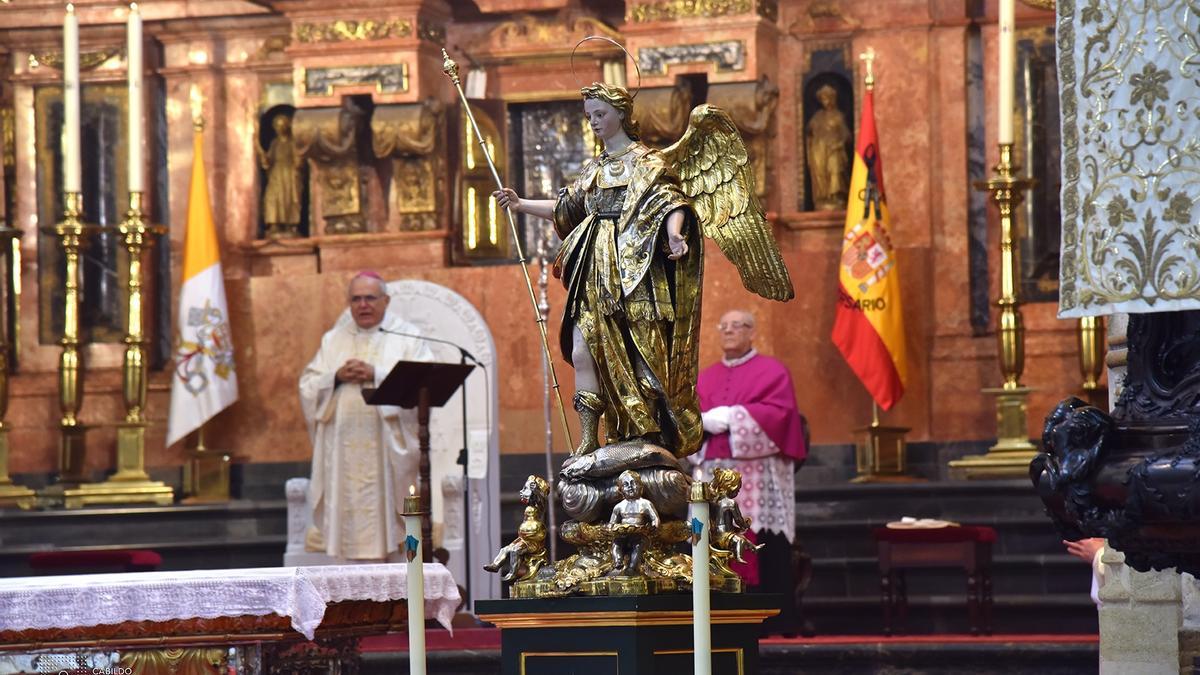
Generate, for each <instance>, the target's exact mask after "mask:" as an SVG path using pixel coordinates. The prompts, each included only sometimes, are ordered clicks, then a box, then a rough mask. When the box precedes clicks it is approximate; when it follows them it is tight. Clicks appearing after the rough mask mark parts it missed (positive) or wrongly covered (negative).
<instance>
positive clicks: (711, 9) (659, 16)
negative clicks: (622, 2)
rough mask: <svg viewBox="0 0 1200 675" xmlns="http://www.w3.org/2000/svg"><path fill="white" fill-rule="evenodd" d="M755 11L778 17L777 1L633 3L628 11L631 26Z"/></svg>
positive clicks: (771, 17) (769, 18)
mask: <svg viewBox="0 0 1200 675" xmlns="http://www.w3.org/2000/svg"><path fill="white" fill-rule="evenodd" d="M750 12H755V13H756V14H758V15H759V16H761V17H763V18H764V19H766V20H768V21H775V20H776V19H778V18H779V3H778V1H777V0H659V1H658V2H654V1H651V2H640V3H631V4H630V5H629V7H628V9H626V10H625V20H626V21H629V22H630V23H647V22H650V21H675V20H677V19H714V18H717V17H721V16H736V15H738V14H749V13H750Z"/></svg>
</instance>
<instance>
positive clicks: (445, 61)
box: [442, 49, 575, 449]
mask: <svg viewBox="0 0 1200 675" xmlns="http://www.w3.org/2000/svg"><path fill="white" fill-rule="evenodd" d="M442 72H444V73H446V76H447V77H449V78H450V81H451V82H453V83H454V88H455V90H457V91H458V98H459V99H460V100H461V101H462V104H463V111H465V112H466V113H467V119H468V120H470V121H471V128H473V129H474V130H475V138H477V139H479V147H480V148H481V149H482V150H483V156H484V158H485V159H487V164H488V168H489V169H491V170H492V179H494V180H495V181H496V189H497V190H503V189H504V182H503V181H501V180H500V174H499V172H497V171H496V163H495V162H494V161H493V160H492V153H490V152H488V148H487V143H486V142H485V141H484V136H483V133H482V132H481V131H480V130H479V124H478V123H477V122H476V121H475V114H474V113H473V112H471V104H470V103H468V102H467V95H466V93H465V92H464V91H463V88H462V81H461V80H459V78H458V64H457V63H455V62H454V59H452V58H450V55H449V54H448V53H446V50H445V49H442ZM504 213H505V215H507V216H508V227H509V229H511V230H512V235H513V244H514V245H515V246H516V247H517V260H518V261H519V262H520V263H521V272H523V273H524V275H525V289H526V290H527V291H529V301H530V302H531V303H532V304H533V313H534V314H535V315H536V316H537V319H535V321H536V322H537V325H538V332H540V333H541V336H542V356H543V357H544V358H545V359H546V368H547V370H549V372H550V382H551V386H552V387H553V388H554V396H555V399H556V400H557V401H558V416H559V421H560V422H561V423H562V430H563V434H564V435H565V436H566V439H567V447H568V448H569V449H573V448H574V447H575V441H574V440H572V439H571V427H570V426H569V425H568V424H567V410H566V408H565V407H564V406H563V400H562V391H561V390H560V389H559V386H558V375H557V374H556V373H555V372H554V357H553V356H552V355H551V354H550V341H549V339H548V338H547V337H546V317H545V316H544V315H543V314H542V312H541V310H540V309H539V308H538V301H537V296H536V295H535V294H534V292H533V280H532V279H531V278H530V276H529V265H528V264H527V261H526V260H525V248H524V247H523V246H521V235H520V233H519V232H518V231H517V222H516V221H515V220H513V215H512V211H510V210H508V209H504Z"/></svg>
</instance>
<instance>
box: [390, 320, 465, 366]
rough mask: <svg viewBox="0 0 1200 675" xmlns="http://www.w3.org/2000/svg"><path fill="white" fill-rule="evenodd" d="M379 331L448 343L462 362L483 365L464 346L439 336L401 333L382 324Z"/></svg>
mask: <svg viewBox="0 0 1200 675" xmlns="http://www.w3.org/2000/svg"><path fill="white" fill-rule="evenodd" d="M379 332H380V333H387V334H388V335H396V336H399V337H406V338H412V339H414V340H425V341H426V342H437V343H438V344H443V345H449V346H451V347H454V348H455V349H457V350H458V353H459V354H460V355H462V358H463V360H464V362H465V361H467V360H469V361H470V362H471V363H474V364H475V365H477V366H479V367H480V368H482V367H483V364H482V363H480V362H479V359H477V358H475V355H474V354H472V353H471V352H469V351H467V350H466V348H464V347H462V346H461V345H458V344H455V343H453V342H451V341H449V340H443V339H441V338H435V337H428V336H426V335H417V334H416V333H401V332H400V331H398V330H388V329H387V328H384V327H382V326H380V327H379Z"/></svg>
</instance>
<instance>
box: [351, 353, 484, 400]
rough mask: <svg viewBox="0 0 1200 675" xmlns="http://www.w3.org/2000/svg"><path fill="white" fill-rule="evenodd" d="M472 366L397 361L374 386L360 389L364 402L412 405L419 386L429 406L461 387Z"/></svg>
mask: <svg viewBox="0 0 1200 675" xmlns="http://www.w3.org/2000/svg"><path fill="white" fill-rule="evenodd" d="M474 369H475V366H473V365H471V364H469V363H437V362H434V361H400V362H398V363H396V365H395V366H394V367H393V368H392V371H391V372H390V373H388V374H387V377H385V378H383V382H380V383H379V386H378V387H376V388H374V389H367V388H363V390H362V396H363V400H364V401H366V402H367V405H394V406H399V407H401V408H416V407H417V405H418V403H419V402H420V396H421V389H427V390H428V392H429V407H430V408H437V407H440V406H443V405H445V404H446V401H449V400H450V397H451V396H453V395H454V392H456V391H458V388H459V387H460V386H462V383H463V382H464V381H466V379H467V376H468V375H470V374H471V371H472V370H474Z"/></svg>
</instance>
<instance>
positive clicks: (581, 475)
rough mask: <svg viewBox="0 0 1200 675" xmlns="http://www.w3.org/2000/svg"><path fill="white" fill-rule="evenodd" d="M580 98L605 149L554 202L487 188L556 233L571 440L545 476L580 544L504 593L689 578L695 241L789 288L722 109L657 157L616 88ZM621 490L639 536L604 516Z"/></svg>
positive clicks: (763, 286) (705, 109) (780, 295)
mask: <svg viewBox="0 0 1200 675" xmlns="http://www.w3.org/2000/svg"><path fill="white" fill-rule="evenodd" d="M581 93H582V94H583V98H584V101H583V108H584V116H585V118H586V119H587V122H588V125H589V126H590V127H591V130H592V132H593V133H594V134H595V135H596V137H597V138H599V139H600V140H601V141H602V142H603V143H604V152H602V153H601V154H600V156H599V157H597V158H595V159H594V160H590V161H589V162H588V163H587V164H585V166H584V167H583V169H582V171H581V173H580V176H579V178H578V179H577V180H576V181H575V182H574V183H573V184H572V185H570V186H567V187H564V188H563V189H562V190H560V192H559V197H558V199H552V200H534V199H521V198H520V197H519V196H518V195H517V193H516V192H515V191H514V190H512V189H511V188H504V189H502V190H499V191H497V192H496V193H495V195H494V196H495V198H496V199H497V201H498V202H499V205H500V206H501V207H503V208H508V209H511V210H514V211H516V212H518V213H525V214H527V215H532V216H536V217H541V218H544V219H547V220H550V221H552V222H553V223H554V226H555V230H556V231H557V233H558V234H559V236H561V237H562V238H563V243H562V246H561V248H560V250H559V253H558V256H557V260H556V262H555V274H556V276H558V277H560V278H561V279H562V280H563V283H564V285H565V286H566V288H567V301H566V303H565V308H564V310H565V316H564V319H563V324H562V325H563V331H562V333H561V335H560V343H561V347H562V352H563V355H564V356H565V357H566V358H567V359H568V361H570V362H571V364H572V365H573V366H574V367H575V382H576V387H577V391H576V394H575V399H574V403H575V409H576V411H578V412H579V417H580V422H581V434H582V440H581V442H580V444H579V446H578V447H576V448H574V449H573V450H572V453H571V457H569V458H568V459H567V461H566V462H565V463H564V465H563V470H562V473H561V474H560V480H559V481H558V483H557V493H558V495H559V497H560V499H561V502H562V505H563V509H564V510H565V512H566V513H567V515H568V516H569V517H570V518H572V520H568V521H567V522H565V523H563V525H562V528H561V532H562V536H563V539H564V540H565V541H567V542H568V543H571V544H573V545H575V547H576V549H577V550H578V551H579V552H578V553H577V554H575V555H573V556H571V557H569V558H566V559H564V560H559V561H556V562H555V563H554V564H553V565H552V566H547V567H544V568H543V569H542V570H541V571H540V572H539V573H538V574H537V575H536V576H535V577H534V578H533V579H529V580H527V581H522V582H518V583H517V584H516V585H514V589H513V593H514V595H515V596H516V597H550V596H563V595H569V594H571V593H585V594H609V595H626V594H639V593H647V592H650V593H653V592H661V591H667V590H673V589H675V588H679V587H680V586H681V585H688V584H690V583H691V573H690V561H689V560H688V559H687V556H684V555H682V554H678V553H676V552H675V550H674V548H675V546H676V545H677V544H678V543H680V542H682V541H685V540H686V539H687V536H688V534H687V533H688V529H687V526H686V525H685V523H684V522H683V520H682V516H683V514H684V512H685V510H686V505H687V494H688V487H689V485H690V482H691V481H690V479H689V478H688V476H687V474H686V473H684V472H683V471H682V470H681V467H680V466H679V463H678V458H680V457H684V456H686V455H689V454H691V453H693V452H695V451H696V450H698V449H699V446H700V440H701V436H702V433H703V430H702V428H701V426H700V415H699V401H698V399H697V396H696V374H697V366H698V363H697V360H698V355H699V354H698V348H699V344H698V336H697V327H698V325H699V319H700V299H701V289H702V277H701V271H702V269H703V266H702V259H701V256H702V253H703V238H702V236H701V235H708V236H709V237H711V238H712V239H713V240H715V241H716V242H717V244H718V245H719V247H720V248H721V250H722V252H724V253H725V254H726V256H727V257H728V258H729V259H730V260H731V261H732V262H733V263H734V264H735V266H737V268H738V270H739V272H740V273H741V275H742V282H743V284H745V286H746V287H747V288H748V289H750V290H752V291H754V292H756V293H758V294H760V295H762V296H764V297H767V298H771V299H776V300H787V299H790V298H791V297H792V296H793V295H794V291H793V289H792V284H791V279H790V277H789V275H788V272H787V268H786V266H785V265H784V262H783V259H782V255H781V254H780V252H779V248H778V245H777V244H776V243H775V240H774V237H773V235H772V232H771V229H770V226H769V224H768V223H767V222H766V220H765V218H764V216H763V212H762V207H761V205H760V204H759V202H758V200H757V198H756V197H755V194H754V186H755V181H754V171H753V169H752V166H751V164H750V161H749V158H748V157H747V153H746V148H745V145H744V143H743V141H742V137H741V135H740V134H739V133H738V129H737V127H736V126H735V125H734V123H733V120H732V119H731V118H730V116H729V114H728V113H726V112H725V111H724V110H722V109H720V108H717V107H715V106H711V105H701V106H698V107H697V108H696V109H695V110H693V111H692V114H691V116H690V119H689V126H688V130H687V132H685V133H684V136H683V138H681V139H680V140H679V142H678V143H676V144H675V145H673V146H671V147H670V148H667V149H666V150H663V151H661V152H660V151H658V150H654V149H652V148H650V147H648V146H646V145H645V144H643V143H641V142H640V141H639V140H638V125H637V124H636V122H634V120H633V119H632V113H633V99H632V97H631V96H630V94H629V92H628V91H626V90H625V89H624V88H622V87H616V86H611V85H607V84H599V83H596V84H592V85H590V86H587V87H584V88H583V89H582V90H581ZM601 419H603V421H604V423H605V432H606V433H605V441H606V442H605V443H604V444H601V442H600V435H599V425H600V422H601ZM631 476H632V477H633V478H631ZM634 492H636V493H637V495H636V497H630V495H631V494H632V493H634ZM622 499H625V500H627V501H629V500H632V501H633V503H636V504H639V505H641V502H642V501H643V500H644V501H645V502H646V503H647V504H649V505H650V506H651V507H652V509H653V511H654V513H656V514H657V515H658V518H659V521H660V522H658V523H655V527H652V528H642V527H640V526H634V528H633V529H635V530H637V534H638V535H639V536H638V537H637V539H636V541H635V540H632V539H630V535H631V534H633V532H627V531H625V530H628V529H629V528H628V527H623V526H622V525H621V524H620V523H618V524H616V525H613V526H610V525H608V524H606V523H604V522H603V520H602V519H603V518H604V517H605V516H607V515H609V514H611V513H614V511H613V509H614V507H615V506H617V505H618V503H625V502H622ZM622 517H623V514H618V517H617V519H618V520H621V519H622ZM627 525H632V524H631V523H627ZM614 575H615V576H614Z"/></svg>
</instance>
